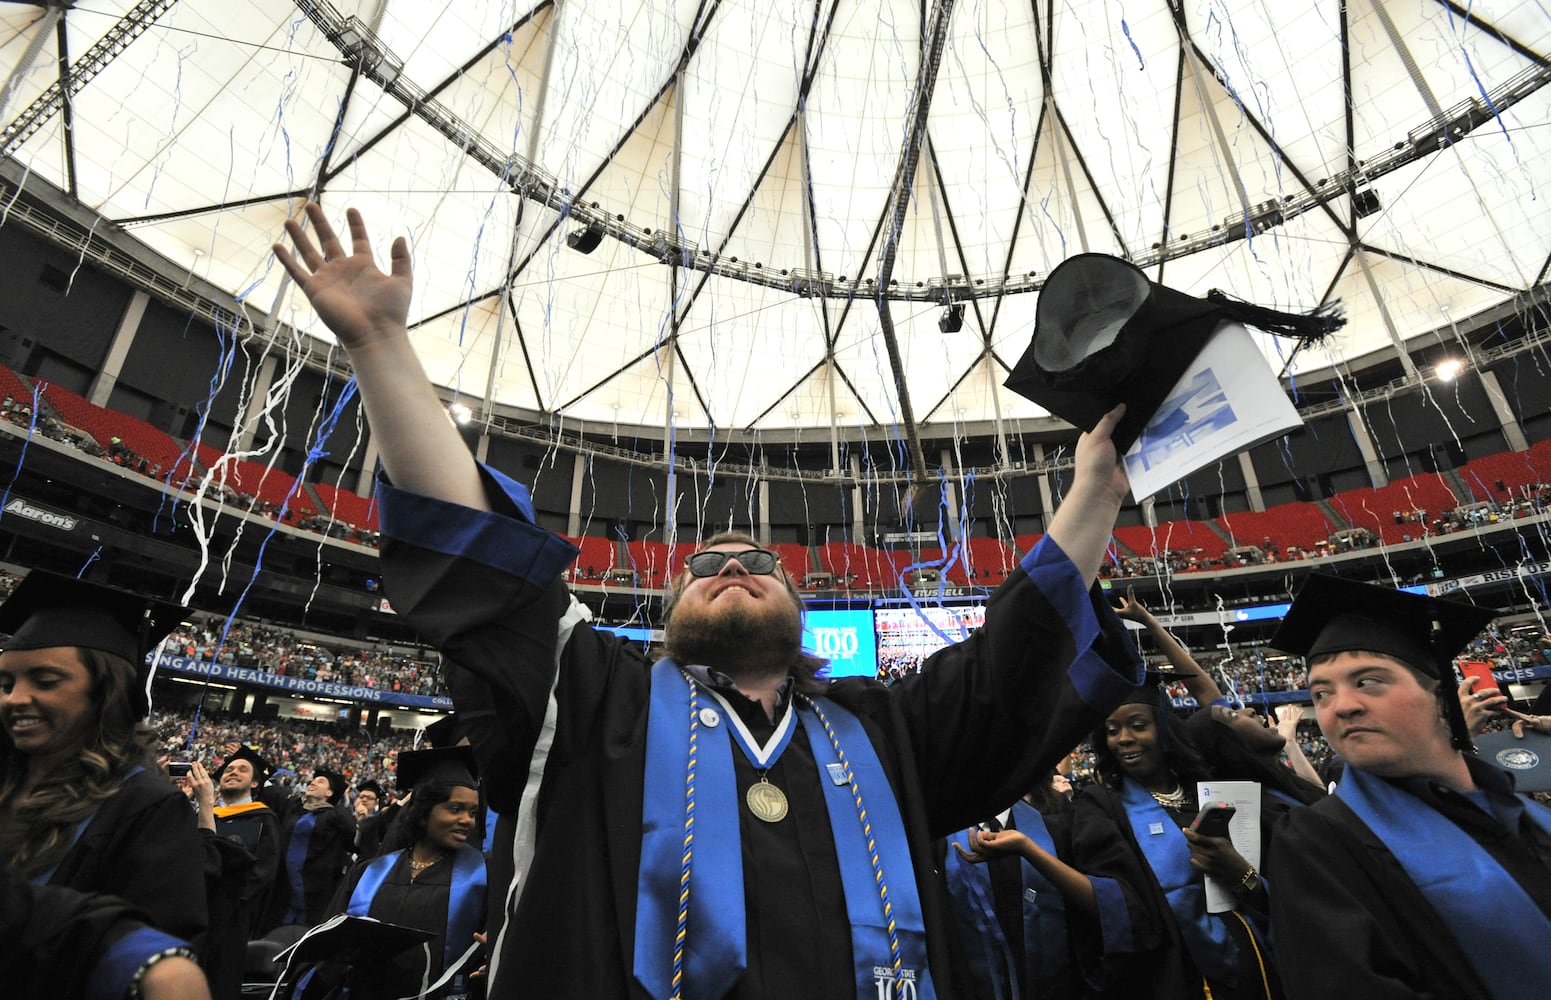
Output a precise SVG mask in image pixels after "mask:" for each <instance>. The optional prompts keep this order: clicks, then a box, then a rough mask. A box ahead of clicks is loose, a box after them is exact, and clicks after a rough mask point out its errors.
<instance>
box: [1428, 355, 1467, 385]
mask: <svg viewBox="0 0 1551 1000" xmlns="http://www.w3.org/2000/svg"><path fill="white" fill-rule="evenodd" d="M1464 370H1465V362H1463V361H1461V360H1460V359H1459V358H1445V359H1444V360H1442V361H1440V362H1438V364H1437V365H1436V366H1435V367H1434V368H1433V374H1434V375H1437V376H1438V380H1439V381H1440V382H1452V381H1454V380H1455V379H1457V378H1459V376H1460V373H1461V372H1463V371H1464Z"/></svg>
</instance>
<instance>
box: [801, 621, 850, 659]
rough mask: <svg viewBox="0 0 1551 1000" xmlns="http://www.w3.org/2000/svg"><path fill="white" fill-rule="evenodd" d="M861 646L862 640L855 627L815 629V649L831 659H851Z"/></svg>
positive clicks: (819, 653)
mask: <svg viewBox="0 0 1551 1000" xmlns="http://www.w3.org/2000/svg"><path fill="white" fill-rule="evenodd" d="M858 648H860V640H859V639H858V638H857V636H856V629H854V628H816V629H814V630H813V651H814V652H815V653H817V654H818V655H820V656H824V657H829V658H830V659H850V658H851V657H853V656H855V655H856V651H857V649H858Z"/></svg>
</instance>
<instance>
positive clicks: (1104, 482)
mask: <svg viewBox="0 0 1551 1000" xmlns="http://www.w3.org/2000/svg"><path fill="white" fill-rule="evenodd" d="M1125 413H1126V408H1125V406H1124V404H1122V405H1120V406H1117V407H1115V408H1114V409H1113V410H1110V411H1109V412H1108V413H1106V414H1104V416H1103V417H1102V418H1100V420H1099V422H1098V423H1097V424H1096V425H1094V428H1093V430H1091V431H1087V432H1085V433H1084V434H1083V435H1082V436H1081V437H1079V438H1078V439H1077V455H1076V463H1075V470H1074V474H1073V477H1072V488H1071V489H1070V490H1067V492H1066V496H1065V497H1064V498H1063V499H1062V501H1061V506H1060V507H1059V508H1058V509H1057V510H1056V513H1055V517H1053V518H1051V520H1050V527H1049V529H1048V530H1047V532H1046V534H1048V535H1049V536H1050V537H1051V539H1053V540H1054V541H1055V543H1056V544H1057V545H1059V546H1060V547H1061V551H1062V552H1065V553H1066V557H1067V558H1068V559H1070V560H1071V561H1072V565H1074V566H1076V567H1077V572H1078V573H1079V574H1080V575H1081V577H1082V579H1083V580H1084V581H1086V582H1087V583H1089V584H1091V583H1092V582H1093V581H1094V580H1096V579H1097V578H1098V575H1099V567H1100V566H1101V565H1102V564H1103V562H1104V553H1105V551H1106V550H1108V548H1109V536H1110V534H1111V532H1113V531H1114V530H1115V518H1116V517H1117V516H1119V514H1120V505H1121V503H1122V502H1123V501H1124V500H1125V498H1126V493H1127V492H1128V491H1129V490H1130V489H1131V483H1130V481H1129V480H1128V479H1126V467H1125V463H1124V462H1122V461H1121V460H1120V455H1119V454H1118V453H1117V452H1116V451H1115V442H1114V441H1112V440H1111V439H1110V435H1111V434H1112V433H1114V430H1115V425H1116V424H1118V423H1119V422H1120V418H1121V417H1123V416H1125Z"/></svg>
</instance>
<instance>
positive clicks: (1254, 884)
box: [1239, 865, 1260, 892]
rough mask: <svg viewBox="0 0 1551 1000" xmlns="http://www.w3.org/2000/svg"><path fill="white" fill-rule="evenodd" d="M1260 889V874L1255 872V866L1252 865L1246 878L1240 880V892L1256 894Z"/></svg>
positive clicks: (1245, 875) (1246, 873) (1245, 874)
mask: <svg viewBox="0 0 1551 1000" xmlns="http://www.w3.org/2000/svg"><path fill="white" fill-rule="evenodd" d="M1258 888H1260V873H1259V872H1257V871H1255V866H1254V865H1250V866H1249V871H1247V872H1245V873H1244V877H1243V878H1242V879H1240V880H1239V891H1240V892H1254V891H1255V890H1256V889H1258Z"/></svg>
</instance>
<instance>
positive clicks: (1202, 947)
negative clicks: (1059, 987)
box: [1068, 675, 1281, 1000]
mask: <svg viewBox="0 0 1551 1000" xmlns="http://www.w3.org/2000/svg"><path fill="white" fill-rule="evenodd" d="M1150 676H1152V675H1150ZM1170 722H1171V718H1170V715H1169V711H1168V709H1167V708H1166V707H1165V703H1164V702H1163V700H1162V699H1161V698H1160V695H1159V692H1158V690H1157V688H1156V687H1153V689H1152V693H1151V694H1148V693H1145V692H1143V693H1139V694H1138V695H1136V696H1133V698H1132V699H1131V700H1130V702H1129V703H1128V704H1124V705H1121V706H1120V707H1119V708H1118V709H1116V710H1115V711H1114V712H1113V713H1111V715H1110V716H1109V718H1108V719H1106V720H1105V722H1104V724H1103V726H1101V727H1100V728H1099V730H1098V731H1097V732H1096V733H1095V734H1094V737H1093V741H1094V751H1095V754H1096V756H1097V758H1098V766H1099V774H1100V776H1101V779H1102V780H1101V782H1100V783H1099V784H1098V785H1095V786H1092V787H1089V788H1087V789H1085V790H1084V792H1083V794H1082V795H1080V796H1079V797H1078V799H1077V803H1076V806H1075V808H1074V811H1073V816H1072V851H1071V862H1072V864H1073V865H1074V866H1075V867H1076V868H1078V869H1079V870H1081V871H1082V872H1083V873H1084V874H1086V875H1087V876H1088V878H1089V881H1090V883H1091V884H1092V893H1093V904H1092V910H1091V911H1089V910H1087V909H1086V908H1084V907H1078V908H1076V909H1075V910H1072V909H1070V908H1069V910H1068V912H1069V913H1071V914H1073V921H1072V922H1073V931H1072V934H1073V940H1074V943H1075V944H1076V946H1077V947H1076V952H1077V957H1078V961H1079V964H1080V965H1081V966H1082V968H1083V972H1084V975H1085V976H1086V978H1087V981H1088V986H1089V988H1090V995H1092V996H1095V997H1127V998H1147V997H1151V998H1157V1000H1173V998H1185V997H1202V996H1206V997H1212V998H1214V1000H1233V998H1248V997H1256V998H1271V997H1279V996H1281V984H1280V981H1279V979H1278V976H1277V972H1276V970H1275V968H1274V967H1273V964H1272V959H1271V954H1270V950H1269V948H1268V947H1267V935H1266V926H1267V923H1268V921H1267V918H1268V915H1269V906H1268V902H1267V895H1266V886H1265V883H1264V882H1263V881H1262V879H1261V878H1260V877H1259V873H1258V872H1257V871H1256V870H1255V868H1254V866H1252V865H1251V864H1250V863H1249V862H1248V861H1246V860H1245V859H1244V857H1243V856H1242V855H1240V854H1239V853H1238V851H1237V850H1235V849H1234V847H1233V845H1232V843H1231V842H1230V841H1229V840H1228V839H1227V838H1226V837H1207V836H1202V835H1199V834H1197V833H1196V832H1195V831H1194V830H1191V829H1189V826H1190V823H1191V821H1192V820H1193V819H1195V817H1196V814H1197V812H1198V810H1199V805H1198V803H1197V800H1196V783H1197V782H1198V781H1202V780H1207V779H1209V778H1211V777H1213V776H1212V775H1211V774H1210V773H1209V772H1208V770H1207V768H1206V765H1205V764H1204V763H1203V762H1202V760H1201V757H1200V755H1199V753H1198V752H1197V751H1196V749H1195V747H1194V746H1192V745H1191V744H1190V742H1189V740H1188V738H1186V737H1185V735H1184V733H1183V731H1182V730H1181V729H1179V728H1178V727H1172V726H1171V725H1170ZM1203 874H1210V875H1212V876H1213V877H1214V878H1216V879H1217V880H1218V881H1219V882H1221V883H1222V884H1224V885H1227V886H1231V887H1232V888H1233V890H1234V902H1235V904H1236V905H1235V909H1233V910H1231V911H1229V912H1225V913H1209V912H1207V909H1206V905H1205V898H1204V896H1205V893H1204V885H1203V878H1202V876H1203ZM1089 912H1093V913H1095V916H1094V917H1090V916H1088V913H1089Z"/></svg>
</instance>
